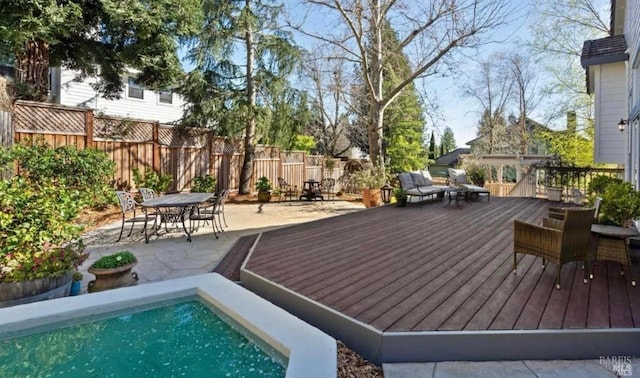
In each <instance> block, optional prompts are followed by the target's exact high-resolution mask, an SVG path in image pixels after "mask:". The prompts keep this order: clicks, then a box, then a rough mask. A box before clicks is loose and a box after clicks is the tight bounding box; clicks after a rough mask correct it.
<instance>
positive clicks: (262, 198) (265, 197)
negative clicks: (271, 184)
mask: <svg viewBox="0 0 640 378" xmlns="http://www.w3.org/2000/svg"><path fill="white" fill-rule="evenodd" d="M269 201H271V193H269V192H258V202H269Z"/></svg>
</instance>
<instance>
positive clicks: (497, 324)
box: [246, 198, 640, 332]
mask: <svg viewBox="0 0 640 378" xmlns="http://www.w3.org/2000/svg"><path fill="white" fill-rule="evenodd" d="M552 205H555V206H557V204H554V203H551V202H548V201H545V200H539V199H529V198H492V199H491V201H490V202H486V199H480V200H479V201H474V202H473V203H472V204H471V205H469V204H466V203H464V204H463V205H462V208H456V207H455V206H454V205H453V204H452V205H451V206H449V207H444V206H443V203H441V202H434V203H426V204H424V205H413V204H410V205H409V206H408V207H407V208H396V207H393V206H386V207H380V208H376V209H369V210H366V211H360V212H355V213H351V214H346V215H342V216H338V217H333V218H328V219H323V220H319V221H315V222H310V223H304V224H300V225H295V226H291V227H286V228H282V229H278V230H274V231H269V232H266V233H264V234H263V235H261V238H260V239H259V241H258V242H257V244H256V245H255V249H254V251H253V253H252V255H251V256H250V259H249V261H248V262H247V264H246V269H247V270H249V271H251V272H252V273H254V274H256V275H258V276H261V277H263V278H264V279H266V280H269V281H271V282H273V283H275V284H278V285H281V286H282V287H284V288H286V289H289V290H291V291H294V292H295V293H298V294H299V295H301V296H304V297H307V298H310V299H313V300H314V301H317V302H319V303H321V304H323V305H325V306H328V307H329V308H331V309H333V310H335V311H338V312H340V313H342V314H344V315H346V316H348V317H351V318H353V319H356V320H357V321H360V322H363V323H365V324H368V325H370V326H372V327H374V328H375V329H377V330H380V331H383V332H406V331H484V330H557V329H582V330H585V329H587V330H588V329H617V328H640V287H633V286H631V282H630V278H629V270H628V269H625V271H626V274H625V275H624V276H621V275H620V264H618V263H612V262H611V263H610V262H599V263H598V264H597V265H596V268H595V278H594V279H593V280H592V281H591V282H590V283H589V284H583V282H582V278H583V272H582V269H581V264H579V263H571V264H568V265H565V266H564V268H563V270H562V276H561V282H562V288H561V289H560V290H556V289H555V288H554V281H555V274H556V269H557V266H556V265H554V264H549V266H548V267H547V269H545V270H543V269H542V266H541V260H540V259H536V258H534V257H532V256H522V255H519V256H518V273H517V274H516V275H514V274H513V257H512V256H513V248H512V243H513V236H512V232H513V230H512V228H513V219H516V218H517V219H522V220H525V221H531V222H541V219H542V217H543V216H544V215H545V214H546V212H547V209H548V207H549V206H552ZM636 257H637V256H636ZM635 260H636V261H637V260H638V259H637V258H636V259H635ZM637 266H638V264H637V262H636V263H635V265H634V269H637ZM636 272H637V270H636ZM636 274H637V273H636Z"/></svg>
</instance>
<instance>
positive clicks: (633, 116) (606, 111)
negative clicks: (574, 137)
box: [581, 0, 640, 188]
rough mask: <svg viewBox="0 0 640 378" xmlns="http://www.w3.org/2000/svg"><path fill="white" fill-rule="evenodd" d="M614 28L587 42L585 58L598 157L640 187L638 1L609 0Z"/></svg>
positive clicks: (639, 6) (597, 159)
mask: <svg viewBox="0 0 640 378" xmlns="http://www.w3.org/2000/svg"><path fill="white" fill-rule="evenodd" d="M611 32H612V35H611V36H609V37H606V38H601V39H597V40H590V41H585V43H584V46H583V50H582V57H581V63H582V66H583V67H585V68H586V70H587V89H588V91H589V93H593V94H594V95H595V151H594V159H595V161H596V162H600V163H617V164H624V166H625V176H626V178H627V180H629V181H631V182H632V183H633V184H634V185H635V186H636V188H640V175H639V171H640V1H637V0H632V1H627V0H612V1H611ZM621 120H622V121H623V124H624V129H623V131H622V132H621V131H620V130H619V127H618V124H619V123H620V122H621Z"/></svg>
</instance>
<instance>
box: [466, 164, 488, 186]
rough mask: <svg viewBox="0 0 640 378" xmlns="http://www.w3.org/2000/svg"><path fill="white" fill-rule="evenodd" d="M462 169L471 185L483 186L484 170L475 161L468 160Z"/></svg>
mask: <svg viewBox="0 0 640 378" xmlns="http://www.w3.org/2000/svg"><path fill="white" fill-rule="evenodd" d="M464 171H465V172H466V174H467V178H468V179H469V181H470V182H471V183H472V184H473V185H477V186H484V182H485V172H484V168H483V167H482V166H481V165H480V164H478V163H476V162H475V161H471V162H468V163H467V164H465V165H464Z"/></svg>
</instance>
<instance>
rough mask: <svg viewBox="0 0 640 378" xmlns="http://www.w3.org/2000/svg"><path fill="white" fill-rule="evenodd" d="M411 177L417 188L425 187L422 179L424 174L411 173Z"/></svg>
mask: <svg viewBox="0 0 640 378" xmlns="http://www.w3.org/2000/svg"><path fill="white" fill-rule="evenodd" d="M409 174H410V175H411V179H412V180H413V183H414V184H415V185H416V186H425V185H427V184H425V182H424V179H423V178H422V174H421V173H420V172H409Z"/></svg>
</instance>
